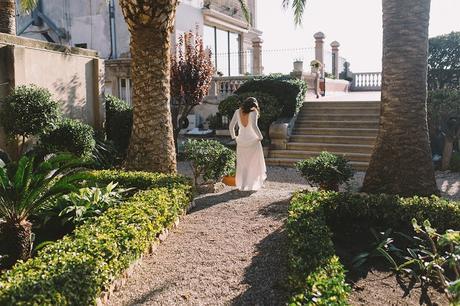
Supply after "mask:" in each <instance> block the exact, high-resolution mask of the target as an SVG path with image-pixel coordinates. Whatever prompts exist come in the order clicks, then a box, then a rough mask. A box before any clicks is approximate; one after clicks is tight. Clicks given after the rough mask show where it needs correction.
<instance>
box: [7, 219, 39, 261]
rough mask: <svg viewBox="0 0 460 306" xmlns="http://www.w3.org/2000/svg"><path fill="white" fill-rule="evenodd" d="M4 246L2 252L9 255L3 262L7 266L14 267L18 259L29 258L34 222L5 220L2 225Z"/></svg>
mask: <svg viewBox="0 0 460 306" xmlns="http://www.w3.org/2000/svg"><path fill="white" fill-rule="evenodd" d="M0 232H1V235H2V236H3V237H2V241H3V243H2V244H3V246H2V250H1V251H2V253H3V254H5V255H7V258H6V260H5V261H4V262H3V264H4V265H5V267H7V268H9V267H12V266H13V265H14V264H15V263H16V262H17V261H18V260H27V259H29V257H30V251H31V249H32V240H31V239H32V224H31V223H30V222H29V221H27V220H23V221H21V222H12V223H10V222H5V223H3V224H2V226H1V230H0Z"/></svg>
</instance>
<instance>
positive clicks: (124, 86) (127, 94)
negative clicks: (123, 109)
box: [118, 78, 133, 105]
mask: <svg viewBox="0 0 460 306" xmlns="http://www.w3.org/2000/svg"><path fill="white" fill-rule="evenodd" d="M132 92H133V91H132V87H131V79H127V78H120V79H118V97H119V98H120V99H122V100H124V101H126V103H128V104H129V105H132V103H131V96H132Z"/></svg>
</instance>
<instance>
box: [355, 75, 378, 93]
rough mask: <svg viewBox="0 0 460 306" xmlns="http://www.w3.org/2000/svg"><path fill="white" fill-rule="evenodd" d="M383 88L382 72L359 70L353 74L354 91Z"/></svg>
mask: <svg viewBox="0 0 460 306" xmlns="http://www.w3.org/2000/svg"><path fill="white" fill-rule="evenodd" d="M381 89H382V73H381V72H359V73H354V74H353V83H352V86H351V90H352V91H380V90H381Z"/></svg>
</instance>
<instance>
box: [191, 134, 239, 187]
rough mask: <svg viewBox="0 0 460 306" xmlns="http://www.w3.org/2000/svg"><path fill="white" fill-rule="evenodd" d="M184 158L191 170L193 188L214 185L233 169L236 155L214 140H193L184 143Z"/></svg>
mask: <svg viewBox="0 0 460 306" xmlns="http://www.w3.org/2000/svg"><path fill="white" fill-rule="evenodd" d="M185 156H186V158H187V159H188V160H189V161H190V163H191V165H192V169H193V177H194V183H195V186H197V185H199V180H200V179H201V180H202V182H203V183H209V182H211V183H215V182H217V181H220V180H221V179H222V177H223V176H224V175H229V174H231V173H232V172H233V171H234V169H235V164H236V154H235V152H234V151H232V150H230V149H229V148H227V147H226V146H224V145H223V144H221V143H220V142H218V141H216V140H193V139H189V140H188V141H187V142H186V143H185Z"/></svg>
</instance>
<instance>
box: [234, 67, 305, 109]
mask: <svg viewBox="0 0 460 306" xmlns="http://www.w3.org/2000/svg"><path fill="white" fill-rule="evenodd" d="M250 92H263V93H265V94H267V95H271V96H273V97H275V98H276V99H277V100H278V101H279V103H281V105H282V109H281V114H280V117H286V118H290V117H292V116H294V115H295V114H296V113H298V112H299V110H300V107H301V106H302V105H303V102H304V100H305V95H306V94H307V83H305V82H304V81H302V80H299V79H296V78H293V77H290V76H286V75H270V76H266V77H262V78H254V79H251V80H249V81H247V82H245V83H243V84H242V85H241V86H240V88H238V89H237V90H236V91H235V94H237V95H242V94H244V93H250Z"/></svg>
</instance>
